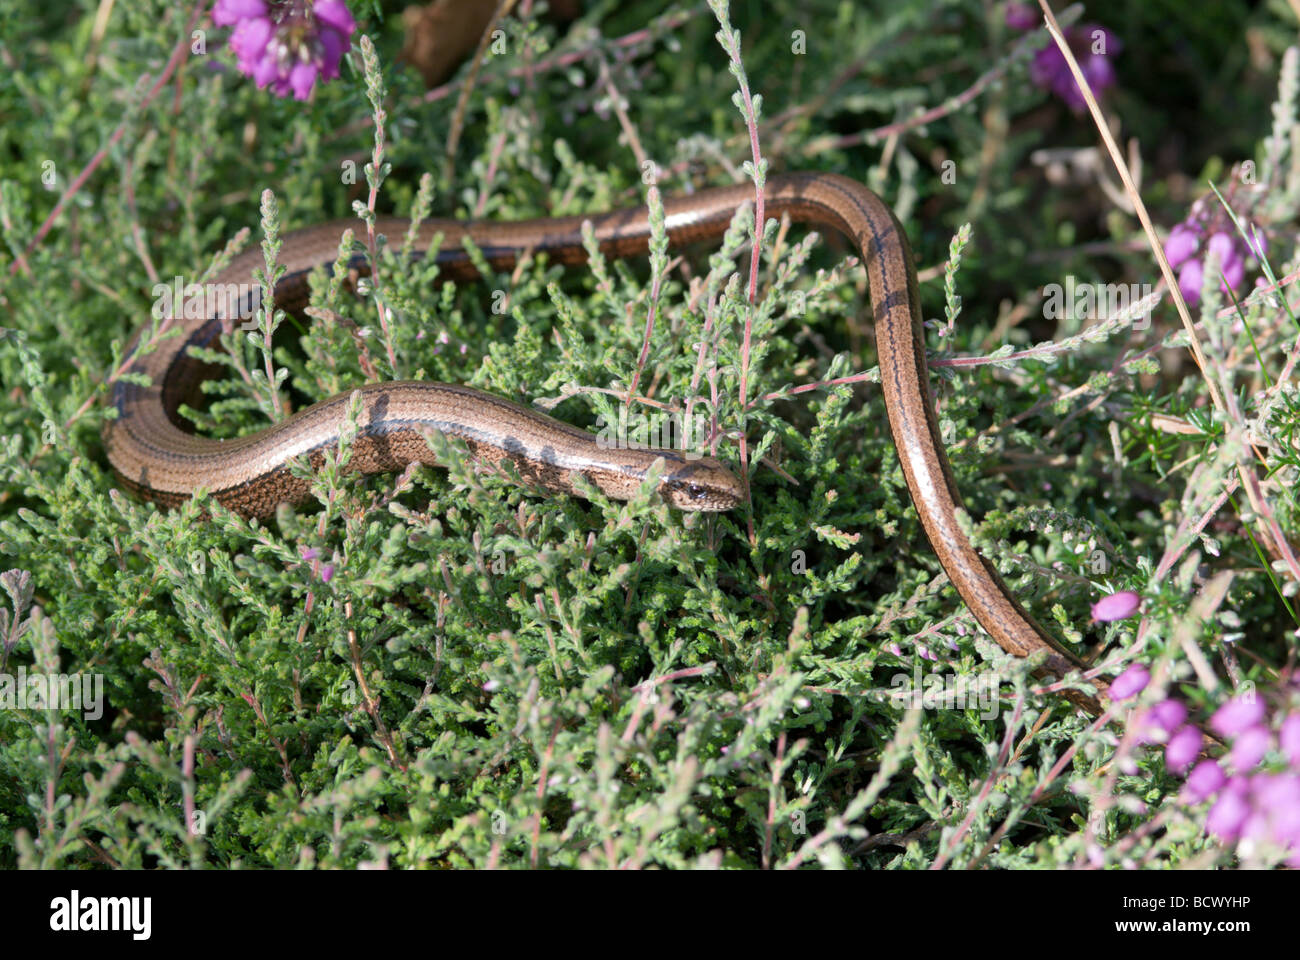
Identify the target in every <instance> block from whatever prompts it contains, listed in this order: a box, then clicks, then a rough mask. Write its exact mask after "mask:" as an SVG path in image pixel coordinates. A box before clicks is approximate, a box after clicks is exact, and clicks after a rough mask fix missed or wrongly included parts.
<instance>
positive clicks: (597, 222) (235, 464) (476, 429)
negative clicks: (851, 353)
mask: <svg viewBox="0 0 1300 960" xmlns="http://www.w3.org/2000/svg"><path fill="white" fill-rule="evenodd" d="M765 198H766V206H767V213H768V215H770V216H773V217H781V216H789V217H790V218H791V220H793V221H795V222H798V223H804V224H809V225H812V226H817V227H823V228H831V229H834V230H836V231H838V232H840V233H842V234H843V235H844V236H845V237H847V238H848V239H849V240H850V241H851V242H852V243H853V244H854V245H855V247H856V248H857V249H858V250H859V251H860V253H861V257H862V261H863V263H864V264H865V266H866V270H867V278H868V281H869V286H870V291H871V303H872V307H873V309H874V311H875V326H876V349H877V353H878V355H879V359H880V373H881V383H882V385H883V389H884V396H885V408H886V411H887V412H888V415H889V426H890V432H891V433H892V435H893V439H894V444H895V445H896V447H897V448H898V455H899V459H900V461H901V463H902V466H903V472H904V475H905V476H906V478H907V486H908V489H909V490H910V491H911V495H912V501H913V503H914V504H915V505H916V510H917V514H918V515H919V516H920V518H921V523H922V525H923V526H924V528H925V532H926V536H927V537H928V538H929V540H930V544H931V545H932V546H933V548H934V551H935V553H936V554H937V555H938V557H939V561H940V562H941V563H942V564H943V568H944V570H946V571H947V573H948V577H949V579H950V580H951V581H952V583H953V585H954V586H955V587H956V588H957V592H958V593H959V594H961V597H962V599H963V600H964V601H965V602H966V604H967V606H969V607H970V610H971V612H972V613H973V614H974V615H975V618H976V619H977V620H978V621H979V622H980V624H981V625H983V627H984V629H986V630H987V631H988V632H989V634H990V635H992V636H993V638H994V639H995V640H997V642H998V643H999V644H1000V645H1001V646H1002V648H1003V649H1004V650H1006V651H1007V652H1009V653H1012V654H1015V655H1016V656H1021V657H1025V656H1030V655H1032V654H1036V653H1044V654H1046V660H1045V665H1044V667H1043V674H1044V675H1046V676H1057V677H1059V676H1062V675H1064V674H1065V673H1067V672H1069V671H1070V670H1074V669H1078V668H1080V667H1081V664H1080V662H1079V661H1078V659H1077V658H1076V657H1075V656H1074V655H1073V654H1072V653H1070V652H1069V651H1067V650H1066V649H1065V648H1064V647H1062V646H1061V645H1060V644H1059V643H1058V642H1057V641H1056V639H1055V638H1054V637H1052V636H1051V634H1049V633H1048V632H1047V631H1046V630H1044V629H1043V628H1042V627H1040V626H1039V625H1038V624H1037V623H1036V622H1035V621H1034V620H1033V618H1032V617H1030V616H1029V614H1028V613H1026V612H1025V610H1024V608H1023V607H1022V606H1021V605H1020V603H1019V602H1018V601H1017V600H1016V598H1015V597H1014V596H1012V594H1011V592H1010V590H1009V589H1008V588H1007V586H1006V584H1005V583H1004V582H1003V581H1002V578H1001V577H1000V576H999V575H998V573H997V571H996V570H995V569H994V567H993V566H992V564H990V563H989V562H988V561H987V560H986V559H985V558H984V557H982V556H981V555H980V554H979V553H978V552H977V551H976V550H975V548H974V547H973V546H972V545H971V543H970V540H969V539H968V538H967V537H966V535H965V534H964V533H962V531H961V529H960V527H959V526H958V523H957V516H956V511H957V509H958V508H959V507H961V505H962V500H961V495H960V494H959V493H958V492H957V487H956V483H955V482H954V480H953V475H952V470H951V469H950V467H949V465H948V458H947V455H946V454H945V452H944V447H943V443H942V441H941V439H940V436H939V428H938V423H937V420H936V417H935V412H934V403H933V400H932V398H931V396H930V389H929V381H928V370H927V366H926V360H925V337H924V333H923V330H922V326H921V306H920V298H919V295H918V292H917V282H916V268H915V265H914V263H913V260H912V252H911V249H910V248H909V246H908V243H907V237H906V235H905V234H904V232H903V229H902V227H901V226H900V225H899V223H898V221H897V219H896V218H895V217H894V215H893V213H892V212H891V211H890V209H889V208H888V207H887V206H886V205H885V204H884V202H883V201H881V200H880V198H879V197H877V196H876V195H875V194H874V193H872V192H871V191H870V190H868V189H867V188H866V187H864V186H862V185H861V184H859V183H857V182H855V181H853V180H850V179H848V178H846V177H842V176H838V175H835V174H812V173H792V174H785V175H781V176H774V177H771V178H769V180H768V183H767V188H766V192H765ZM752 199H753V191H752V189H751V188H749V187H745V186H737V187H724V188H720V189H714V190H705V191H701V192H699V193H696V194H693V195H690V196H683V197H675V198H671V199H669V200H667V201H665V204H664V212H665V215H666V225H667V230H668V235H669V239H670V241H671V242H672V243H673V244H675V245H681V244H687V243H692V242H695V241H701V240H715V239H718V238H720V237H721V236H722V235H723V233H724V232H725V231H726V229H727V227H728V225H729V224H730V221H731V217H732V215H733V213H734V212H735V210H736V208H737V207H738V206H740V205H741V204H742V203H745V202H746V201H749V200H752ZM584 220H590V221H591V223H592V225H593V228H594V230H595V235H596V239H597V241H598V243H599V246H600V249H601V250H602V252H603V253H604V254H605V255H606V256H611V257H628V256H633V255H637V254H641V253H643V252H645V250H646V249H647V244H648V240H649V237H650V225H649V219H648V215H647V213H646V211H645V210H644V209H641V208H638V209H630V210H621V211H613V212H610V213H606V214H600V215H595V216H591V217H576V216H575V217H561V218H554V219H544V220H526V221H518V222H513V223H500V222H496V223H462V222H459V221H446V220H432V221H427V222H425V223H424V224H423V225H422V226H421V229H420V236H419V249H425V248H427V247H428V246H429V245H430V244H431V243H432V241H433V238H434V237H435V236H436V235H437V234H443V236H444V240H443V246H442V249H441V250H440V252H439V255H438V262H439V263H440V264H442V266H443V268H444V270H445V271H447V272H449V273H450V274H451V275H459V276H472V275H473V274H474V270H473V268H472V266H471V265H470V264H469V261H468V257H467V256H466V254H465V252H464V250H463V249H462V246H461V240H462V239H463V238H464V237H467V236H468V237H470V238H472V239H473V241H474V243H475V244H476V245H477V246H478V247H479V248H480V249H481V250H482V251H483V252H484V255H485V256H486V257H487V259H488V261H489V263H491V264H492V266H493V268H494V269H508V268H509V267H510V266H512V265H513V264H514V262H515V260H516V258H517V257H518V256H519V255H520V254H521V253H522V252H523V251H525V250H530V251H532V252H534V253H542V252H544V253H546V254H548V256H549V257H550V258H551V259H552V260H553V261H557V262H560V263H579V262H582V261H584V260H585V259H586V251H585V250H584V248H583V246H582V242H581V228H582V223H583V221H584ZM354 225H355V224H352V223H348V224H341V223H334V224H323V225H320V226H315V227H309V228H307V229H305V230H300V231H297V232H295V233H292V234H289V235H288V236H286V237H285V238H284V241H283V245H282V248H281V253H280V262H281V264H282V265H284V266H285V267H286V269H287V272H286V275H285V276H284V278H283V279H282V280H281V281H280V283H279V284H278V285H277V288H276V291H275V296H276V302H277V305H278V306H280V307H283V308H284V309H287V310H293V309H295V308H297V307H301V306H302V305H303V304H304V303H305V301H306V277H307V273H308V271H310V270H311V269H312V268H313V267H315V266H316V265H318V264H322V265H328V264H331V263H333V261H334V259H335V257H336V256H337V253H338V242H339V237H340V235H341V234H342V232H343V230H344V229H345V228H346V227H348V226H354ZM406 228H407V223H406V221H404V220H399V219H381V220H380V222H379V223H378V225H377V229H378V230H379V231H380V232H382V233H385V234H387V235H388V236H390V237H393V236H398V235H400V234H402V233H403V232H405V230H406ZM260 263H261V252H260V251H259V250H250V251H249V252H247V253H245V254H243V255H241V256H240V257H238V258H236V259H235V260H234V262H232V263H231V265H230V266H229V267H228V268H227V269H226V270H225V271H223V273H222V275H221V276H220V277H218V278H217V279H216V280H215V281H214V284H218V285H219V284H227V283H247V282H248V279H249V276H250V274H251V270H252V268H253V267H254V266H257V265H259V264H260ZM357 266H358V267H360V266H363V264H362V262H361V261H358V263H357ZM177 323H179V325H180V326H181V328H182V335H181V336H179V337H175V338H170V339H166V340H163V341H162V343H161V345H160V346H159V348H158V349H157V350H156V351H155V352H153V353H151V354H148V355H146V356H144V357H141V358H140V359H139V360H137V361H136V364H135V367H134V370H135V371H136V372H139V373H145V374H148V375H149V376H150V377H151V378H152V382H153V385H152V386H150V387H139V386H135V385H133V384H126V383H118V384H116V385H115V386H114V391H113V398H112V402H113V404H114V406H115V407H116V408H117V412H118V418H117V419H116V420H114V421H109V422H108V424H107V426H106V428H105V431H104V438H105V444H106V446H107V449H108V456H109V461H110V462H111V463H112V465H113V468H114V469H115V470H116V471H117V472H118V474H119V475H120V476H121V477H122V479H123V481H124V482H125V484H126V485H127V486H129V487H130V488H131V489H132V490H134V491H136V492H137V493H138V494H139V495H141V496H143V497H147V498H149V499H153V500H156V501H158V502H160V503H163V504H174V503H177V502H179V501H181V500H183V499H185V498H186V497H187V496H189V494H190V492H191V491H193V489H194V488H195V487H197V486H199V485H200V484H202V485H204V486H206V487H207V488H208V489H209V490H210V491H211V492H212V493H213V495H214V496H215V497H216V498H217V499H218V500H220V501H221V502H222V503H224V504H225V505H226V506H228V507H230V508H231V509H232V510H235V511H237V512H240V513H243V514H246V515H249V516H267V515H268V514H270V513H272V512H273V511H274V509H275V506H276V504H277V503H279V502H280V501H284V500H288V501H300V500H301V499H302V498H303V497H304V496H305V495H306V492H307V488H306V485H305V484H304V483H303V482H302V481H299V480H296V479H295V478H293V477H292V476H291V475H290V473H289V471H288V469H287V464H288V463H289V461H290V460H292V459H293V458H294V457H297V456H300V455H303V454H307V455H311V454H312V452H313V451H316V452H317V456H319V451H322V450H324V449H327V448H331V447H333V446H334V445H335V444H336V443H337V441H338V432H339V429H340V427H341V426H342V424H343V422H344V411H346V409H347V403H348V395H347V394H341V395H339V396H337V397H332V398H330V399H329V400H325V401H323V402H321V403H318V404H316V405H315V406H312V407H309V408H308V409H306V410H303V411H301V412H300V413H297V414H295V415H294V416H293V417H290V418H289V419H287V420H284V421H282V422H281V423H278V424H275V425H274V426H271V427H268V428H266V429H265V430H262V431H259V432H258V433H255V434H252V435H249V436H246V437H240V438H238V439H235V440H225V441H222V440H213V439H209V438H205V437H196V436H194V435H192V434H189V433H186V432H185V431H184V430H182V429H181V428H180V426H178V422H179V418H178V417H177V415H176V409H177V407H178V406H179V405H180V403H181V402H182V401H183V400H184V399H186V398H189V397H192V396H194V393H193V390H194V387H195V383H196V381H197V380H198V379H200V378H201V377H202V376H203V375H204V371H203V365H202V364H200V363H198V362H197V361H194V360H193V359H191V358H189V357H187V356H186V355H185V351H186V348H187V347H188V346H191V345H203V346H206V345H208V344H210V343H212V342H214V341H215V339H216V337H217V335H218V333H219V332H220V329H221V322H220V316H219V315H218V316H213V317H207V318H204V319H194V320H180V321H177ZM143 333H144V331H141V333H140V334H137V340H138V337H139V336H142V335H143ZM362 396H363V399H364V402H365V409H364V413H363V415H362V417H361V420H360V431H359V433H358V435H357V438H356V440H355V442H354V445H353V467H354V469H357V470H359V471H362V472H366V473H373V472H380V471H389V470H395V469H400V468H402V467H404V466H406V464H407V463H409V462H410V461H413V460H418V461H421V462H423V463H433V462H434V459H433V456H432V452H431V451H430V450H429V448H428V445H427V443H426V442H425V439H424V437H425V433H426V432H427V431H429V430H438V431H441V432H443V433H445V434H447V435H451V436H457V437H460V438H462V439H464V440H465V441H466V443H467V445H468V446H469V447H470V449H471V451H472V452H473V455H474V456H475V458H476V459H481V460H484V461H487V462H497V461H500V460H502V459H509V460H510V461H511V462H512V463H513V465H514V467H515V469H516V470H518V472H519V473H520V475H521V477H523V478H524V479H526V480H529V481H530V482H533V483H536V484H537V485H538V486H541V487H544V488H546V489H549V490H554V491H556V492H562V493H574V492H577V491H576V488H575V487H574V485H573V480H574V477H575V475H577V474H582V475H583V476H585V477H586V478H588V479H589V480H590V481H591V482H593V483H595V485H596V486H597V487H599V488H600V489H602V490H603V491H604V492H605V493H606V494H607V495H609V496H611V497H614V498H619V499H626V498H628V497H630V496H632V495H633V494H634V493H635V492H636V491H637V490H638V489H639V488H640V485H641V482H642V480H643V478H644V476H645V473H646V471H647V470H648V469H649V467H650V464H651V463H653V462H654V460H655V458H656V457H659V456H663V457H664V458H665V459H666V460H667V464H666V466H667V469H666V470H665V472H664V476H663V480H662V481H661V490H662V492H663V494H664V496H665V497H666V499H667V500H668V501H669V502H670V503H672V504H673V505H674V506H677V507H679V508H681V509H688V510H727V509H730V508H731V507H733V506H735V505H736V504H737V503H738V502H739V500H740V497H741V495H742V494H741V487H740V484H739V482H738V481H737V480H736V478H735V477H734V476H732V475H731V474H730V472H729V471H727V469H726V468H725V467H724V466H722V465H721V464H720V463H718V462H717V461H715V460H712V459H709V458H696V459H688V458H686V457H683V456H681V455H680V454H678V453H675V452H673V451H663V450H629V449H610V448H608V447H605V446H602V445H600V444H599V443H598V442H597V440H596V438H595V437H594V436H592V435H591V434H588V433H586V432H585V431H582V430H578V429H576V428H574V427H572V426H569V425H566V424H563V423H560V422H559V421H557V420H554V419H552V418H550V417H546V416H543V415H541V414H539V413H536V412H534V411H532V410H529V409H527V408H526V407H522V406H519V405H518V404H514V403H510V402H509V401H505V400H502V399H500V398H497V397H493V396H490V395H489V394H485V393H482V392H480V391H477V390H473V389H471V388H468V387H461V386H453V385H448V384H433V383H423V382H415V381H397V382H389V383H375V384H368V385H367V386H365V387H363V388H362ZM1097 682H1098V684H1099V685H1100V686H1101V688H1102V694H1103V696H1104V695H1105V686H1104V684H1101V682H1100V681H1097ZM1068 695H1069V696H1070V699H1071V700H1073V701H1074V702H1076V703H1079V704H1080V705H1082V706H1085V707H1087V708H1088V709H1089V710H1091V711H1093V712H1097V711H1098V709H1099V704H1098V703H1097V701H1095V700H1093V699H1091V698H1089V697H1084V696H1081V695H1078V694H1068Z"/></svg>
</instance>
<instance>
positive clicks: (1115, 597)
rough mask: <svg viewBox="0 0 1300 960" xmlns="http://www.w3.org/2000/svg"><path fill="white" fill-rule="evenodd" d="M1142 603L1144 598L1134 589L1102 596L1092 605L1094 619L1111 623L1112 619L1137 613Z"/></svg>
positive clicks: (1096, 621) (1094, 620)
mask: <svg viewBox="0 0 1300 960" xmlns="http://www.w3.org/2000/svg"><path fill="white" fill-rule="evenodd" d="M1141 605H1142V598H1141V597H1139V596H1138V595H1137V594H1136V593H1134V592H1133V591H1132V590H1121V591H1119V593H1112V594H1111V595H1110V596H1107V597H1102V598H1101V599H1100V600H1098V601H1097V602H1096V603H1094V604H1093V605H1092V619H1093V622H1094V623H1110V622H1111V621H1112V620H1123V619H1125V618H1126V617H1131V616H1133V614H1135V613H1137V611H1138V607H1140V606H1141Z"/></svg>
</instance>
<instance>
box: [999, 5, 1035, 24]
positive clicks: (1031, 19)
mask: <svg viewBox="0 0 1300 960" xmlns="http://www.w3.org/2000/svg"><path fill="white" fill-rule="evenodd" d="M1038 24H1039V18H1038V13H1037V12H1036V11H1035V10H1034V8H1033V7H1031V6H1030V5H1029V4H1027V3H1011V4H1008V5H1007V26H1008V27H1010V28H1011V29H1012V30H1020V31H1025V30H1032V29H1034V27H1036V26H1038Z"/></svg>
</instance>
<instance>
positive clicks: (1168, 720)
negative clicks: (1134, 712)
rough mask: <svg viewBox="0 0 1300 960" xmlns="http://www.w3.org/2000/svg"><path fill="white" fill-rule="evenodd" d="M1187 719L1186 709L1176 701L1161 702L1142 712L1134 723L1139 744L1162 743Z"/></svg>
mask: <svg viewBox="0 0 1300 960" xmlns="http://www.w3.org/2000/svg"><path fill="white" fill-rule="evenodd" d="M1186 719H1187V708H1186V707H1185V706H1183V705H1182V703H1180V702H1179V701H1177V700H1174V699H1172V698H1171V699H1168V700H1161V701H1160V702H1159V703H1157V704H1156V705H1155V706H1153V707H1149V708H1147V709H1146V710H1143V711H1142V713H1141V714H1139V715H1138V717H1137V719H1136V720H1135V721H1134V726H1135V727H1136V728H1137V735H1138V740H1139V742H1141V743H1164V742H1165V741H1167V740H1168V739H1169V736H1170V734H1172V733H1173V732H1174V731H1175V730H1177V729H1178V728H1179V727H1181V726H1182V725H1183V721H1184V720H1186Z"/></svg>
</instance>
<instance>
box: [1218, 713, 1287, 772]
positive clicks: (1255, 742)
mask: <svg viewBox="0 0 1300 960" xmlns="http://www.w3.org/2000/svg"><path fill="white" fill-rule="evenodd" d="M1216 716H1217V714H1216ZM1272 739H1273V737H1272V735H1271V734H1270V733H1269V732H1268V727H1266V726H1264V725H1263V724H1262V723H1261V724H1257V725H1255V726H1253V727H1247V728H1246V729H1245V730H1243V731H1241V733H1239V734H1237V736H1236V739H1234V740H1233V741H1232V754H1231V756H1232V765H1233V767H1234V768H1236V771H1237V772H1238V773H1246V772H1247V771H1249V770H1253V769H1255V767H1256V766H1257V765H1258V764H1259V761H1261V760H1263V759H1264V754H1266V753H1268V748H1269V744H1270V742H1271V741H1272Z"/></svg>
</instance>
